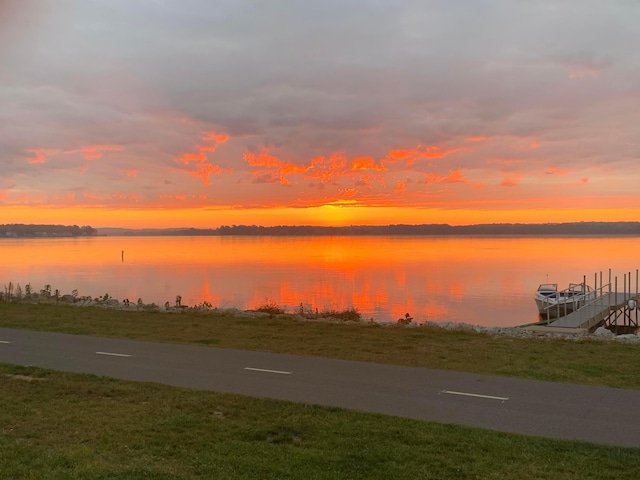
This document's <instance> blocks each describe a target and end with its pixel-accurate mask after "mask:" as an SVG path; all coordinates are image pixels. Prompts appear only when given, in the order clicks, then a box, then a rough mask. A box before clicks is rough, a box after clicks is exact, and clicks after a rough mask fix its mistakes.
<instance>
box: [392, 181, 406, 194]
mask: <svg viewBox="0 0 640 480" xmlns="http://www.w3.org/2000/svg"><path fill="white" fill-rule="evenodd" d="M406 191H407V184H406V183H404V182H403V181H402V180H398V181H397V183H396V188H394V189H393V193H404V192H406Z"/></svg>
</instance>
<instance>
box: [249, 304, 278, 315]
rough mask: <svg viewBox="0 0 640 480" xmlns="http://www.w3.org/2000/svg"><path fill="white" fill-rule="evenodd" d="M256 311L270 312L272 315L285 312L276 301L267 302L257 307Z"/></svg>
mask: <svg viewBox="0 0 640 480" xmlns="http://www.w3.org/2000/svg"><path fill="white" fill-rule="evenodd" d="M256 312H263V313H268V314H270V315H280V314H282V313H285V311H284V309H283V308H280V307H279V306H278V305H277V304H276V303H275V302H267V303H265V304H263V305H260V306H259V307H258V308H256Z"/></svg>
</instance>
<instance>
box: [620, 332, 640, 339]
mask: <svg viewBox="0 0 640 480" xmlns="http://www.w3.org/2000/svg"><path fill="white" fill-rule="evenodd" d="M615 338H616V340H633V341H637V340H638V337H637V336H636V335H634V334H633V333H625V334H624V335H617V336H616V337H615Z"/></svg>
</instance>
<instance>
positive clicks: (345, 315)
mask: <svg viewBox="0 0 640 480" xmlns="http://www.w3.org/2000/svg"><path fill="white" fill-rule="evenodd" d="M318 315H319V317H320V318H328V317H330V318H337V319H338V320H342V321H343V322H359V321H360V320H362V315H360V312H359V311H358V309H357V308H355V307H351V308H347V309H346V310H334V309H331V310H324V311H323V312H321V313H320V314H318Z"/></svg>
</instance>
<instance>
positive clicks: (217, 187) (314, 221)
mask: <svg viewBox="0 0 640 480" xmlns="http://www.w3.org/2000/svg"><path fill="white" fill-rule="evenodd" d="M638 25H640V1H638V0H606V1H605V0H598V1H593V0H549V1H546V0H530V1H525V0H495V1H489V0H422V1H401V0H395V1H392V0H368V1H355V0H318V1H316V0H307V1H297V0H263V1H259V0H253V1H243V0H180V1H177V0H175V1H174V0H137V1H131V0H0V223H61V224H77V225H91V226H93V227H96V228H99V227H118V226H122V227H158V228H166V227H185V226H191V227H200V228H215V227H218V226H220V225H236V224H237V225H240V224H248V225H265V226H268V225H294V224H305V225H366V224H375V225H384V224H397V223H406V224H422V223H449V224H452V225H460V224H477V223H521V222H523V223H547V222H574V221H625V220H628V221H637V220H640V218H639V217H640V215H639V213H640V161H639V160H640V50H639V49H638V45H640V28H638Z"/></svg>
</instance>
